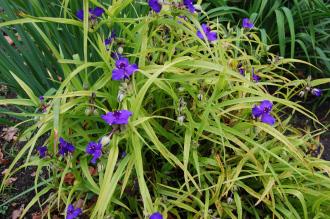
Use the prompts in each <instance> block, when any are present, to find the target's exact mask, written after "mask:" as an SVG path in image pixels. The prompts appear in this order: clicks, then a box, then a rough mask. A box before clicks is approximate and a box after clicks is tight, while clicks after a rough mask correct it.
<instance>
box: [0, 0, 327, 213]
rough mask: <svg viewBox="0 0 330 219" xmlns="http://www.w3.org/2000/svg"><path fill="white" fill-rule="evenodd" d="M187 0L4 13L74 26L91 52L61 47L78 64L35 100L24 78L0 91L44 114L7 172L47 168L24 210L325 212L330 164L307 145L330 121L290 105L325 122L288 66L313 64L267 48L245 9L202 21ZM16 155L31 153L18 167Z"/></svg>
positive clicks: (72, 63) (37, 118)
mask: <svg viewBox="0 0 330 219" xmlns="http://www.w3.org/2000/svg"><path fill="white" fill-rule="evenodd" d="M69 2H71V1H69V0H67V1H64V3H63V4H64V8H65V9H68V8H66V7H65V5H67V4H69ZM189 2H190V1H183V2H181V1H173V4H164V5H159V4H160V3H159V2H158V1H156V2H155V1H149V5H150V6H151V8H152V9H153V10H154V12H152V13H150V14H148V15H146V16H140V17H138V18H130V17H127V16H125V15H124V14H122V13H121V12H124V11H125V10H127V7H133V8H134V6H135V4H133V2H132V1H127V0H119V1H113V2H112V4H111V5H110V6H109V7H106V6H105V5H103V4H101V3H99V2H97V1H94V0H91V1H87V0H85V1H83V5H82V7H81V8H82V10H79V11H76V12H75V13H68V14H67V16H66V18H63V17H34V16H30V15H25V17H23V18H21V19H19V20H15V21H8V22H4V23H2V24H0V27H2V26H8V25H11V24H13V23H16V24H17V23H20V22H24V21H28V22H29V23H33V24H35V25H36V23H38V22H44V25H46V24H48V25H54V23H56V24H58V25H59V26H61V27H62V28H66V27H68V28H69V27H70V26H71V25H73V26H76V27H79V28H80V30H81V31H80V32H79V34H80V36H81V37H82V41H81V42H80V43H81V45H82V46H81V48H82V50H83V57H82V59H81V60H80V59H79V60H77V59H66V60H65V61H64V60H61V59H60V60H61V61H62V62H65V63H67V64H68V65H70V66H74V69H73V70H72V71H68V72H66V74H65V77H64V78H63V81H62V83H61V84H60V86H59V88H58V89H57V90H56V91H55V92H54V94H50V95H45V96H43V97H41V98H38V96H37V95H36V94H35V93H34V92H33V91H32V90H31V89H30V88H29V86H27V84H26V83H25V82H24V81H22V80H21V79H19V77H17V76H14V78H15V79H16V81H17V82H18V83H19V84H20V85H21V87H22V89H24V91H25V92H26V95H27V96H28V97H29V98H27V99H22V98H19V99H7V100H0V104H1V105H5V104H14V105H23V106H28V107H30V108H32V109H35V111H34V113H29V114H28V113H21V116H25V117H27V121H31V120H33V121H34V124H32V125H31V126H30V127H28V128H27V129H26V130H25V132H24V133H23V134H22V137H24V138H27V139H29V140H28V141H27V143H26V145H25V146H24V147H23V148H22V150H21V151H20V152H19V153H18V154H17V156H16V158H15V159H14V161H13V163H12V164H11V165H10V167H9V169H8V171H7V172H6V174H5V176H4V181H5V180H6V179H8V178H9V177H10V176H12V175H13V174H15V172H17V171H19V170H20V169H22V168H25V167H27V166H36V167H37V171H36V178H35V192H36V196H35V198H33V199H32V200H31V201H30V203H29V204H28V205H27V206H26V207H25V209H24V211H23V213H22V217H23V216H24V215H25V214H26V212H27V211H28V210H29V208H31V206H33V205H35V204H37V203H38V202H39V204H40V205H41V206H46V205H47V206H48V207H47V212H44V215H45V217H48V218H51V215H52V214H53V213H54V212H57V211H59V212H61V214H63V215H66V218H76V217H78V216H79V215H82V214H83V215H85V216H86V217H89V218H100V219H101V218H108V217H114V218H134V217H137V218H152V219H154V218H162V217H164V218H170V216H171V217H174V218H220V217H221V218H247V217H249V218H314V217H316V218H317V217H319V218H322V217H326V216H327V215H328V209H327V208H328V206H329V204H330V196H329V195H330V194H329V185H330V178H329V177H328V175H327V173H328V172H329V171H330V165H329V162H327V161H324V160H321V159H320V158H318V157H313V156H311V155H309V154H306V153H305V152H306V151H307V148H308V145H310V144H312V143H313V137H315V136H317V135H319V134H320V132H322V128H324V127H323V126H322V125H321V124H319V127H321V128H320V129H318V130H316V131H313V132H308V131H306V130H300V129H297V128H296V127H293V126H292V125H291V124H290V118H291V116H292V114H293V113H301V114H303V115H305V116H306V117H309V118H311V119H312V120H314V121H315V122H316V123H318V121H317V119H316V118H315V116H314V115H313V114H311V113H310V112H308V111H307V110H305V109H304V108H303V107H302V106H300V105H299V104H298V103H297V102H294V101H292V100H291V99H292V98H293V97H296V96H298V94H299V93H300V92H301V91H302V90H304V89H305V88H306V85H307V82H306V81H305V80H300V79H296V78H293V79H289V78H288V77H287V76H291V75H292V72H290V71H289V70H288V69H289V67H291V68H292V66H293V64H295V63H301V64H306V65H308V63H306V62H304V61H300V60H297V59H292V58H281V59H279V58H277V56H276V55H274V54H272V53H270V52H269V51H268V50H267V47H266V45H265V44H263V43H262V40H261V39H260V36H259V34H258V31H256V30H255V29H251V27H252V26H251V21H249V20H246V25H244V27H241V26H235V27H231V26H227V25H226V26H225V25H224V24H222V23H221V22H212V21H207V22H205V23H202V24H200V23H199V21H198V13H195V12H194V13H192V12H193V11H195V8H194V6H193V5H191V4H190V3H189ZM136 4H137V5H138V6H137V7H139V3H136ZM142 4H143V3H142ZM159 7H160V9H159ZM193 9H194V10H193ZM26 19H27V20H26ZM114 32H115V33H116V34H115V35H114V34H113V33H114ZM39 33H40V34H41V35H43V38H44V40H46V41H47V43H48V45H49V47H50V48H53V49H54V50H53V52H56V49H55V48H56V47H55V46H54V45H52V44H51V42H50V40H47V37H46V34H44V32H43V30H42V29H40V31H39ZM90 50H92V51H95V52H93V53H90ZM267 59H270V60H274V61H272V62H271V63H269V62H267ZM329 81H330V79H318V80H312V81H309V82H308V83H309V84H308V85H309V86H310V87H313V88H317V87H318V86H319V85H321V84H325V83H328V82H329ZM306 95H307V94H306ZM308 95H309V96H308V97H309V98H310V97H311V95H314V96H317V95H316V93H315V92H314V93H308ZM18 114H19V113H18ZM45 136H46V138H44V137H45ZM42 137H43V139H46V140H44V142H43V143H41V144H40V145H39V144H38V145H37V143H36V142H37V141H38V140H39V139H41V138H42ZM20 159H25V161H26V162H25V164H24V165H22V166H20V167H19V168H14V166H15V163H16V162H17V161H18V160H20ZM43 169H47V170H49V171H50V176H49V178H48V179H47V180H46V179H44V178H43V177H41V171H42V170H43ZM4 181H3V182H4ZM41 183H43V187H40V184H41ZM1 188H2V189H5V185H4V183H2V186H1ZM51 190H52V191H54V192H53V193H51V194H50V195H49V197H48V199H47V200H46V201H45V202H42V203H40V200H39V199H40V197H41V196H42V195H44V194H47V193H48V192H49V191H51Z"/></svg>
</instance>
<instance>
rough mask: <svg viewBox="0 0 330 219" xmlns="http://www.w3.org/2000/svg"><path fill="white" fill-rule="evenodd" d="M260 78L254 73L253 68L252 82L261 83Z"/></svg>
mask: <svg viewBox="0 0 330 219" xmlns="http://www.w3.org/2000/svg"><path fill="white" fill-rule="evenodd" d="M260 79H261V78H260V76H258V75H256V74H255V73H254V68H252V80H253V81H255V82H259V81H260Z"/></svg>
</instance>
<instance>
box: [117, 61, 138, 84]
mask: <svg viewBox="0 0 330 219" xmlns="http://www.w3.org/2000/svg"><path fill="white" fill-rule="evenodd" d="M116 67H117V68H115V69H113V70H112V80H116V81H118V80H121V79H124V78H127V79H128V78H129V76H130V75H132V74H133V73H134V72H135V71H137V70H138V67H137V65H136V64H132V65H131V64H129V61H128V59H127V58H124V57H121V58H119V59H118V60H117V61H116Z"/></svg>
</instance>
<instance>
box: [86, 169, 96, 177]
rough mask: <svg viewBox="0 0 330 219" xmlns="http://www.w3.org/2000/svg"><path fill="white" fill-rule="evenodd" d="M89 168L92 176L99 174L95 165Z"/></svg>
mask: <svg viewBox="0 0 330 219" xmlns="http://www.w3.org/2000/svg"><path fill="white" fill-rule="evenodd" d="M88 170H89V173H90V174H91V175H92V176H96V175H97V169H96V168H94V167H88Z"/></svg>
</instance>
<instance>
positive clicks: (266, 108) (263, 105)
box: [260, 100, 273, 112]
mask: <svg viewBox="0 0 330 219" xmlns="http://www.w3.org/2000/svg"><path fill="white" fill-rule="evenodd" d="M272 108H273V103H272V102H270V101H269V100H263V101H262V102H261V103H260V109H261V110H262V112H265V111H266V112H270V111H271V110H272Z"/></svg>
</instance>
